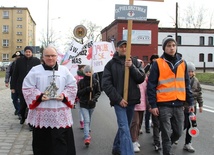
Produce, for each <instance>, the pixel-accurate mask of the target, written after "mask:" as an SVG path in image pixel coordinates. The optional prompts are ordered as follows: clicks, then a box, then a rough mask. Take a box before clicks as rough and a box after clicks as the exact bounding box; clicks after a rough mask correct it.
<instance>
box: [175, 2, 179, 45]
mask: <svg viewBox="0 0 214 155" xmlns="http://www.w3.org/2000/svg"><path fill="white" fill-rule="evenodd" d="M175 10H176V11H175V40H176V42H178V2H176V9H175Z"/></svg>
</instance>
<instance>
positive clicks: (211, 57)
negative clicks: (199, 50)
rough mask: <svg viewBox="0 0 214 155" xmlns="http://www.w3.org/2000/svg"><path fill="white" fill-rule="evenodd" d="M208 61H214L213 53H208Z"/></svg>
mask: <svg viewBox="0 0 214 155" xmlns="http://www.w3.org/2000/svg"><path fill="white" fill-rule="evenodd" d="M208 62H213V54H212V53H209V54H208Z"/></svg>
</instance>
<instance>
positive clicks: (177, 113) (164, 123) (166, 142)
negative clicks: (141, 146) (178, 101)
mask: <svg viewBox="0 0 214 155" xmlns="http://www.w3.org/2000/svg"><path fill="white" fill-rule="evenodd" d="M158 109H159V121H160V130H161V138H162V146H163V155H170V154H171V148H172V144H173V143H174V142H175V141H177V140H178V139H179V138H180V137H181V135H182V131H183V124H184V111H183V107H167V106H160V107H158Z"/></svg>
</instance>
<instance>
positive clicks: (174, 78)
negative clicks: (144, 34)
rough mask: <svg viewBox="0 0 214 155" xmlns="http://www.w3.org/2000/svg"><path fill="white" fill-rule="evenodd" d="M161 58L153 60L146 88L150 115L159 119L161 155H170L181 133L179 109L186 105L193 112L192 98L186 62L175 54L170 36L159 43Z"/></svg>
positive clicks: (175, 49)
mask: <svg viewBox="0 0 214 155" xmlns="http://www.w3.org/2000/svg"><path fill="white" fill-rule="evenodd" d="M162 48H163V51H164V53H163V55H162V56H161V57H160V58H158V59H156V61H155V62H154V63H153V66H152V68H151V71H150V75H149V78H148V85H147V95H148V101H149V104H150V105H151V108H152V109H151V113H152V114H153V115H155V116H158V117H159V120H160V130H161V137H162V147H163V155H172V153H171V147H172V144H173V143H174V142H175V141H177V140H178V139H179V137H180V136H181V135H182V131H183V121H184V112H183V105H184V102H185V101H187V102H188V103H189V110H190V111H194V108H193V97H192V93H191V91H190V80H189V75H188V72H187V65H186V62H185V61H184V60H183V59H182V58H181V57H180V55H179V54H177V53H176V51H177V43H176V41H175V39H173V38H172V36H167V37H166V38H164V39H163V42H162Z"/></svg>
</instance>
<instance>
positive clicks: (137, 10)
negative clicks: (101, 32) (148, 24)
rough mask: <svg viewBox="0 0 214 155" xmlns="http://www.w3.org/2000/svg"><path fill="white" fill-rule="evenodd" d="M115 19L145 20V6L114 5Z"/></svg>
mask: <svg viewBox="0 0 214 155" xmlns="http://www.w3.org/2000/svg"><path fill="white" fill-rule="evenodd" d="M115 19H120V20H140V21H145V20H147V6H139V5H119V4H116V5H115Z"/></svg>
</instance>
